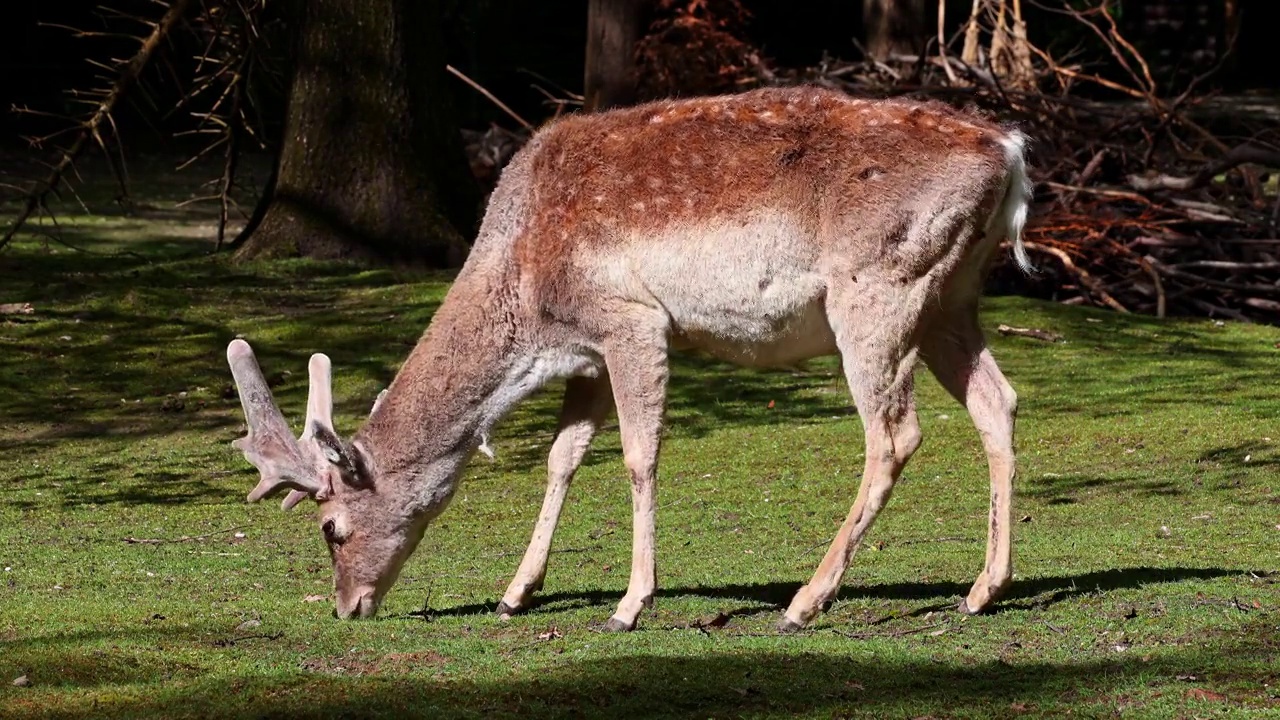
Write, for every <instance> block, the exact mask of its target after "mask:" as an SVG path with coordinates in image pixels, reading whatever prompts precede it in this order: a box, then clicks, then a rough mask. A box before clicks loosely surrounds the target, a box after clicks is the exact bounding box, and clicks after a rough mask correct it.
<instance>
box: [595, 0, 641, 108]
mask: <svg viewBox="0 0 1280 720" xmlns="http://www.w3.org/2000/svg"><path fill="white" fill-rule="evenodd" d="M644 3H645V0H590V1H589V3H588V5H587V62H586V74H585V76H584V78H583V95H584V97H585V100H584V102H583V106H584V108H585V109H586V110H587V111H588V112H594V111H596V110H605V109H608V108H611V107H615V106H618V105H627V104H629V103H631V102H634V101H635V97H636V77H635V67H636V63H635V49H636V42H637V41H639V40H640V27H641V19H642V15H643V13H642V10H643V8H644Z"/></svg>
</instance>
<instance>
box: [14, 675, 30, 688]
mask: <svg viewBox="0 0 1280 720" xmlns="http://www.w3.org/2000/svg"><path fill="white" fill-rule="evenodd" d="M13 686H14V687H31V678H29V677H27V676H26V675H19V676H18V677H16V678H14V679H13Z"/></svg>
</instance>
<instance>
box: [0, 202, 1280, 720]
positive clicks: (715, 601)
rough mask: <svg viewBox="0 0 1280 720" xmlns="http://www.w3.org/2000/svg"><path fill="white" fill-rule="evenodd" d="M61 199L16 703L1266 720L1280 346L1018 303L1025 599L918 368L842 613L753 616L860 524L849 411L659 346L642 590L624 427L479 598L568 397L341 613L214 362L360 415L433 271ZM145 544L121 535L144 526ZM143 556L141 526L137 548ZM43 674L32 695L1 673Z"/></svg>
mask: <svg viewBox="0 0 1280 720" xmlns="http://www.w3.org/2000/svg"><path fill="white" fill-rule="evenodd" d="M128 222H134V221H132V220H128V219H122V218H118V217H116V218H105V219H103V218H98V219H94V218H93V216H88V217H85V218H80V219H79V221H78V222H72V223H71V225H70V227H69V228H68V230H67V231H68V232H71V233H78V234H77V235H76V238H75V239H76V240H77V242H78V243H79V244H84V245H87V246H89V247H90V248H91V249H95V250H98V251H101V252H108V253H111V251H112V250H114V249H117V248H119V247H122V245H119V244H113V243H127V244H126V245H123V247H128V248H130V249H131V250H133V251H135V252H137V253H138V254H137V255H120V254H114V253H112V254H106V255H85V254H80V253H70V252H65V251H63V252H49V251H47V250H42V249H41V248H40V246H39V245H38V244H37V243H36V242H34V241H33V240H31V239H26V240H24V241H22V242H21V243H20V244H19V245H18V246H17V247H15V248H13V249H12V250H11V251H10V252H8V253H7V254H6V255H4V256H0V272H3V280H0V303H3V302H19V301H21V302H31V303H32V304H33V305H34V307H35V310H36V312H35V313H34V314H33V315H30V316H20V317H17V318H9V321H8V322H4V321H3V320H0V323H3V324H0V449H3V452H4V456H5V461H4V463H3V464H2V465H0V488H3V493H2V494H0V568H3V572H2V573H0V643H2V645H0V679H2V680H3V683H2V684H0V716H3V717H6V718H44V717H112V718H117V717H120V718H125V717H165V718H180V717H235V718H240V717H405V716H410V715H412V716H430V717H515V716H519V717H586V716H597V715H599V716H616V717H699V718H720V717H753V718H755V717H773V716H793V715H794V716H800V717H846V716H857V717H875V718H891V717H904V718H905V717H922V716H927V717H935V718H944V717H945V718H963V717H1009V716H1014V715H1027V716H1064V715H1071V716H1072V717H1080V716H1084V717H1101V716H1112V715H1115V714H1123V715H1125V716H1132V717H1152V718H1174V717H1186V718H1191V717H1250V718H1253V717H1265V716H1272V717H1280V663H1278V660H1280V657H1277V654H1278V651H1280V627H1278V626H1280V613H1278V611H1280V592H1278V589H1277V585H1276V582H1277V578H1280V573H1277V571H1278V570H1280V561H1278V560H1277V548H1278V547H1280V525H1277V523H1278V522H1280V493H1278V492H1277V484H1276V470H1277V464H1278V463H1280V452H1278V451H1277V444H1276V442H1275V440H1273V438H1275V437H1280V424H1278V422H1277V421H1278V420H1280V383H1277V382H1276V377H1277V373H1276V371H1277V368H1278V367H1280V349H1277V341H1278V340H1280V333H1278V332H1277V330H1276V329H1275V328H1270V327H1257V326H1246V325H1239V324H1232V323H1227V324H1221V323H1215V322H1211V321H1205V320H1170V321H1157V320H1153V319H1148V318H1132V317H1121V316H1118V315H1115V314H1110V313H1103V312H1096V311H1091V310H1084V309H1073V308H1065V307H1061V306H1056V305H1050V304H1046V303H1040V302H1033V301H1028V300H1023V299H1016V298H996V299H991V300H989V301H988V302H986V304H985V306H984V322H983V324H984V327H986V328H988V329H989V330H992V329H993V328H994V327H995V325H996V324H998V323H1001V322H1003V323H1008V324H1011V325H1023V326H1034V327H1040V328H1045V329H1050V330H1053V331H1056V332H1059V333H1061V334H1063V335H1064V336H1065V338H1066V342H1063V343H1056V344H1046V343H1042V342H1038V341H1035V340H1029V339H1025V338H1003V337H1000V336H998V335H996V334H995V333H994V332H991V333H990V334H991V335H992V338H991V340H992V343H993V345H994V348H995V352H996V355H997V358H998V359H999V360H1000V362H1001V365H1002V367H1003V368H1004V370H1005V372H1006V374H1007V375H1008V376H1009V377H1010V379H1011V381H1012V382H1013V383H1014V385H1015V387H1016V388H1017V389H1018V391H1019V393H1020V397H1021V407H1020V421H1019V438H1018V447H1019V453H1020V455H1019V457H1020V477H1019V481H1018V489H1019V494H1018V496H1017V499H1016V505H1015V512H1016V514H1017V516H1018V518H1020V519H1021V520H1022V522H1020V523H1018V524H1017V526H1016V528H1015V546H1014V547H1015V570H1016V577H1015V585H1014V586H1013V589H1012V591H1011V594H1010V596H1009V597H1008V598H1006V600H1005V601H1004V602H1002V603H1001V605H1000V607H999V609H998V611H997V612H995V613H993V614H990V615H986V616H980V617H972V618H965V617H961V616H959V615H958V614H957V613H955V612H954V611H952V610H951V608H952V606H953V604H954V603H955V602H956V601H957V600H958V599H959V598H960V597H961V595H962V594H963V593H965V592H966V591H967V589H968V586H969V584H970V583H971V582H972V580H973V579H974V577H975V576H976V574H977V572H978V571H979V570H980V569H981V564H982V558H983V554H984V543H985V515H986V503H987V489H986V471H985V464H984V458H983V456H982V453H981V447H980V444H979V443H978V441H977V437H976V433H975V431H974V430H973V428H972V426H971V425H970V424H969V422H968V420H967V418H966V416H965V414H964V411H963V410H962V409H961V408H960V407H959V406H957V405H956V404H955V403H954V402H953V401H951V400H950V398H948V397H947V396H946V395H945V394H944V393H943V392H942V390H941V389H940V388H939V387H938V385H937V384H936V382H934V381H933V379H932V378H931V377H929V376H928V375H927V373H924V372H923V371H922V372H921V373H920V374H919V376H918V378H919V381H918V386H919V393H918V394H919V406H920V415H921V422H922V425H923V429H924V433H925V444H924V446H923V447H922V449H921V451H920V452H919V453H918V454H917V455H916V457H915V459H913V461H912V463H911V464H910V465H909V466H908V468H907V471H906V473H905V475H904V478H903V480H902V482H901V484H900V486H899V488H898V491H897V493H896V495H895V497H894V498H893V501H892V502H891V503H890V505H889V507H888V509H887V510H886V512H885V513H884V514H883V515H882V517H881V520H880V522H879V523H878V524H877V526H876V527H875V529H874V530H873V531H872V534H871V538H870V542H871V545H870V546H869V547H868V548H866V549H864V551H863V552H861V553H860V554H859V556H858V557H857V558H856V559H855V562H854V564H853V566H852V568H851V570H850V572H849V574H848V576H847V577H846V585H845V588H844V590H843V592H842V593H841V595H840V597H839V599H838V600H837V602H835V603H834V604H833V605H832V607H831V608H830V610H829V611H828V612H827V613H825V614H823V615H821V616H820V617H819V618H818V619H817V621H816V622H815V623H814V625H813V626H812V627H811V628H810V629H809V630H807V631H805V632H803V633H801V634H799V635H797V636H786V637H783V636H778V635H775V634H774V633H773V631H772V626H773V623H774V621H775V620H776V619H777V617H778V616H779V614H780V613H781V611H782V609H783V608H784V606H785V604H786V603H787V601H789V599H790V596H791V594H792V593H793V592H794V591H795V589H796V588H797V587H798V586H799V584H800V583H801V582H803V581H805V580H807V579H808V577H809V575H810V573H811V572H812V571H813V569H814V567H815V566H816V564H817V562H818V560H819V558H820V557H821V554H822V552H823V550H824V547H825V544H826V542H827V541H828V540H829V539H830V536H831V535H832V534H833V532H834V531H835V529H836V527H837V526H838V524H839V522H840V520H841V519H843V516H844V514H845V513H846V512H847V510H848V507H849V505H850V503H851V502H852V498H853V495H854V494H855V492H856V484H857V479H858V474H859V471H860V469H861V465H862V462H861V453H862V438H861V425H860V423H859V421H858V418H857V416H856V414H855V413H854V412H853V410H852V408H851V407H850V401H849V397H848V394H847V392H846V391H845V388H844V385H843V381H842V379H841V378H840V376H839V373H838V371H837V367H836V364H835V362H834V361H833V360H825V361H821V362H815V363H812V364H811V365H810V366H809V367H808V369H806V370H805V371H802V372H768V373H761V372H748V371H743V370H737V369H733V368H729V367H727V366H724V365H721V364H718V363H712V362H707V361H704V360H699V359H696V358H682V359H680V360H679V361H678V362H677V366H676V370H675V373H674V380H673V386H672V393H671V395H672V397H671V403H670V413H669V415H670V423H669V429H668V434H667V437H666V442H665V445H664V450H663V462H662V468H661V481H660V484H659V504H660V510H659V516H658V523H659V525H658V532H659V556H658V562H659V584H660V591H659V596H658V598H657V602H656V606H655V608H654V609H653V610H652V611H650V612H648V613H647V614H645V615H644V616H643V617H642V620H641V626H640V629H639V630H637V631H636V632H634V633H631V634H627V635H607V634H602V633H599V632H597V631H596V629H597V628H598V626H599V625H600V624H601V623H602V622H603V621H604V620H605V619H606V618H607V617H608V616H609V614H610V613H611V612H612V610H613V606H614V604H615V603H616V602H617V600H618V599H620V598H621V596H622V593H623V591H624V589H625V586H626V581H627V577H626V576H627V568H628V567H629V551H630V523H629V519H630V507H629V503H630V500H629V493H628V489H627V485H626V481H625V479H624V476H623V472H622V462H621V453H620V449H619V444H618V438H617V433H616V426H611V427H610V429H609V431H608V432H606V433H604V435H603V436H602V437H601V438H600V439H599V440H598V442H597V445H596V447H595V449H594V450H593V451H592V453H591V455H590V456H589V457H588V460H587V463H586V465H585V466H584V468H583V469H582V471H581V473H580V474H579V476H578V479H577V480H576V482H575V486H574V489H573V491H572V493H571V497H570V503H569V506H568V508H567V510H566V515H565V519H564V523H563V525H562V528H561V530H560V532H559V534H558V535H557V538H556V545H555V547H556V550H557V552H556V554H555V555H553V556H552V562H551V566H550V572H549V575H548V578H547V582H546V590H545V592H544V593H543V594H542V596H541V597H542V599H541V603H540V604H539V605H538V606H537V607H536V608H535V609H534V610H533V611H532V612H531V613H530V614H528V615H524V616H521V617H517V618H515V619H513V620H511V621H509V622H502V621H500V620H498V618H497V617H496V616H495V615H494V614H493V613H492V610H493V608H494V605H495V603H496V602H497V601H498V600H499V598H500V596H501V592H502V590H503V588H504V587H505V584H506V582H507V581H508V580H509V579H510V575H511V573H512V572H513V571H514V569H515V566H516V564H517V563H518V561H519V557H520V554H521V553H522V552H523V549H524V546H525V543H526V542H527V540H528V535H529V533H530V531H531V529H532V526H533V521H534V517H535V515H536V513H537V508H538V505H539V503H540V500H541V493H542V486H543V470H542V463H543V458H544V453H545V451H546V450H547V448H548V445H549V441H550V432H551V429H552V425H553V422H554V408H555V407H556V405H557V403H558V397H557V395H556V393H555V390H554V388H553V389H551V390H549V391H548V392H545V393H542V394H540V395H539V396H537V397H536V398H535V400H534V401H532V402H530V403H529V404H527V405H526V406H525V407H523V408H522V409H521V410H519V411H518V412H517V413H516V414H514V415H513V416H512V417H511V418H510V419H509V420H508V421H507V422H506V423H505V424H504V425H503V427H502V431H501V433H500V434H499V435H498V437H496V438H495V439H494V442H493V444H494V446H495V448H496V450H497V460H496V462H492V463H490V462H488V461H487V460H485V459H484V458H477V460H476V461H475V462H474V463H473V465H472V467H471V468H470V470H469V471H468V473H467V477H466V479H465V480H464V485H463V486H462V489H461V491H460V493H459V496H458V497H457V498H456V499H455V501H454V503H453V505H452V507H451V508H450V509H449V511H448V512H447V513H446V514H445V515H444V516H443V517H442V518H441V519H440V520H439V521H438V523H437V524H436V525H435V526H434V527H433V528H432V529H431V530H430V531H429V532H428V534H427V538H426V540H425V541H424V544H423V546H422V547H421V548H420V549H419V550H418V552H417V554H416V555H415V556H414V558H413V559H412V561H411V562H410V564H409V566H408V567H407V569H406V570H405V572H404V575H403V577H402V579H401V580H400V582H399V583H398V585H397V586H396V587H395V589H394V590H393V591H392V592H391V594H390V595H389V596H388V598H387V601H386V604H385V605H384V609H383V612H382V613H381V616H380V619H378V620H376V621H371V622H356V623H343V622H339V621H336V620H334V619H333V618H332V617H331V610H332V605H331V602H330V601H329V600H325V601H323V602H307V601H306V599H307V598H308V596H314V595H327V594H328V592H329V586H330V569H329V564H328V561H327V558H326V554H325V551H324V548H323V544H322V541H321V539H320V534H319V532H318V530H317V528H316V527H315V517H314V513H313V506H310V505H303V506H300V507H299V509H298V510H296V511H294V512H292V513H282V512H280V511H279V509H278V507H277V505H276V504H275V503H264V504H260V505H247V504H246V503H245V502H244V495H245V494H246V493H247V492H248V490H249V489H250V487H251V486H252V485H253V482H254V471H253V470H252V469H251V468H250V467H249V466H248V465H247V464H246V463H245V462H244V461H243V460H242V459H241V458H240V457H239V455H238V453H237V452H236V451H234V450H233V449H232V448H231V447H230V446H229V443H230V441H231V440H232V439H234V438H236V437H238V435H239V434H240V432H241V426H242V422H243V419H242V418H241V416H240V414H239V406H238V402H237V400H236V399H235V397H234V395H233V393H232V392H231V388H230V384H229V383H230V377H229V374H228V371H227V368H226V365H225V359H224V356H223V352H224V349H225V347H226V344H227V342H228V341H229V340H231V339H232V338H233V337H234V336H235V335H237V334H242V335H244V336H245V337H247V338H249V339H250V341H251V342H253V343H254V345H255V349H256V350H257V352H258V355H259V359H260V361H261V362H262V364H263V367H264V370H265V372H266V374H267V375H268V377H269V378H271V379H272V381H273V382H274V383H275V385H276V387H275V390H276V393H277V399H278V401H279V402H280V404H281V406H282V407H283V409H284V411H285V414H286V416H287V417H289V418H290V419H291V420H292V421H293V422H295V423H296V422H298V421H299V419H300V418H301V416H302V413H303V408H304V405H305V393H306V378H305V366H306V358H307V357H308V355H309V354H310V353H312V352H316V351H323V352H326V353H328V354H329V355H330V356H331V357H332V358H333V363H334V374H335V396H336V398H337V401H338V404H337V420H338V426H339V430H340V431H343V432H348V433H349V432H351V431H353V430H354V429H355V428H356V427H357V426H358V424H359V421H360V418H361V417H363V416H364V415H365V414H366V413H367V411H368V408H369V406H370V404H371V402H372V400H373V398H374V396H375V395H376V393H377V391H378V390H379V389H381V388H382V387H384V386H385V384H386V383H387V382H388V381H389V380H390V379H391V377H392V375H393V373H394V371H395V369H396V368H397V366H398V364H399V363H400V362H402V361H403V358H404V357H405V356H406V355H407V353H408V350H409V348H410V347H411V346H412V344H413V343H414V342H415V340H416V338H417V337H418V335H419V334H420V333H421V331H422V330H423V328H424V327H425V326H426V324H427V322H428V321H429V319H430V317H431V314H432V312H433V310H434V308H435V307H436V305H437V303H438V302H439V301H440V299H441V297H442V296H443V293H444V292H445V290H446V288H447V283H448V278H447V277H446V276H429V277H421V276H416V277H411V276H402V275H398V274H396V273H393V272H390V271H369V270H356V269H353V268H349V267H345V266H342V265H334V264H315V263H309V262H296V261H295V262H277V263H272V264H259V265H243V266H237V265H232V264H229V263H227V262H226V261H225V260H223V259H217V258H214V259H210V258H207V257H189V256H184V253H185V254H189V252H190V250H189V248H190V242H189V241H186V242H181V241H176V240H174V238H175V237H179V236H182V235H183V232H181V228H175V225H174V224H173V223H174V222H176V221H170V220H168V219H164V218H160V219H155V218H153V219H152V220H149V221H138V222H137V223H136V227H131V228H126V229H120V232H119V233H117V234H112V233H111V232H106V231H104V230H103V228H111V227H116V228H117V229H119V227H118V226H119V225H121V224H123V223H128ZM130 539H132V540H133V541H130ZM137 540H143V541H146V542H136V541H137ZM19 675H26V676H27V677H28V678H29V680H30V681H31V686H30V687H23V688H19V687H13V686H10V684H9V681H10V680H11V679H13V678H16V677H18V676H19Z"/></svg>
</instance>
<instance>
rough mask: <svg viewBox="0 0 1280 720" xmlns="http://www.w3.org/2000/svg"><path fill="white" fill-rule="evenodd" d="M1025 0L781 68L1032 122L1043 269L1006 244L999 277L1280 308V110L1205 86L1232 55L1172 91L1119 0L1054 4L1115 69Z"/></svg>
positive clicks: (1097, 292) (1159, 309)
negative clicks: (1121, 13)
mask: <svg viewBox="0 0 1280 720" xmlns="http://www.w3.org/2000/svg"><path fill="white" fill-rule="evenodd" d="M1029 1H1030V0H1029ZM1020 5H1021V3H1020V2H1019V0H975V2H974V14H973V16H972V17H971V18H969V21H968V22H967V23H965V25H964V26H963V27H962V30H961V32H960V33H958V34H957V37H954V38H951V39H950V40H948V39H947V38H945V37H944V36H943V34H942V32H941V30H940V31H939V33H938V37H937V38H934V39H933V40H932V41H931V42H930V44H929V47H928V48H927V52H925V53H922V54H920V55H914V56H894V57H892V58H889V59H887V60H881V61H873V60H865V61H862V62H842V61H836V60H825V61H824V62H823V63H821V64H820V65H818V66H816V67H811V68H801V69H793V70H790V71H786V70H778V71H777V72H776V74H775V81H776V82H779V83H800V82H805V83H815V84H819V85H824V86H828V87H833V88H838V89H841V90H844V91H846V92H850V93H852V94H855V95H861V96H890V95H907V96H916V97H922V98H932V99H940V100H944V101H948V102H950V103H952V104H954V105H957V106H966V107H969V108H970V109H976V110H977V111H978V112H982V113H986V114H989V115H992V116H997V117H1000V118H1003V119H1009V120H1013V121H1015V122H1017V123H1018V125H1019V126H1020V127H1022V129H1023V130H1024V132H1026V133H1027V134H1028V135H1030V136H1031V137H1032V139H1033V142H1034V143H1035V145H1034V147H1033V150H1032V161H1033V168H1032V171H1033V177H1034V179H1035V180H1036V181H1037V182H1036V188H1037V191H1036V208H1035V210H1034V212H1033V216H1032V219H1031V221H1030V223H1029V226H1028V228H1027V231H1026V234H1025V239H1026V240H1027V247H1028V249H1029V250H1030V251H1031V252H1032V254H1033V260H1034V261H1036V265H1037V272H1036V273H1035V274H1033V275H1032V276H1031V277H1029V278H1028V277H1025V276H1023V275H1022V274H1021V273H1019V272H1017V271H1015V270H1014V269H1013V268H1012V263H1011V262H1009V260H1008V258H1006V259H1005V261H1004V263H1005V264H1004V265H1003V266H1002V267H999V268H997V270H996V272H995V273H994V274H993V280H992V281H993V283H994V284H995V285H996V286H997V289H999V290H1002V291H1009V292H1017V293H1020V294H1029V295H1036V296H1041V297H1048V298H1053V299H1056V300H1059V301H1061V302H1064V303H1068V304H1087V305H1093V306H1098V307H1108V308H1111V309H1113V310H1116V311H1118V312H1126V313H1127V312H1137V313H1147V314H1152V315H1157V316H1160V317H1164V316H1166V315H1200V316H1209V317H1228V318H1234V319H1240V320H1260V321H1264V322H1280V227H1278V226H1280V193H1277V191H1276V182H1275V180H1274V176H1273V173H1274V172H1275V171H1278V170H1280V115H1270V116H1268V115H1267V113H1265V112H1261V113H1254V114H1253V115H1252V116H1250V113H1242V112H1237V111H1235V109H1234V108H1233V107H1232V106H1230V105H1229V104H1223V107H1222V108H1219V107H1216V106H1215V104H1214V102H1213V101H1214V98H1213V96H1212V94H1211V93H1202V92H1200V88H1201V87H1202V86H1204V85H1205V84H1207V83H1206V81H1207V80H1208V79H1209V78H1210V77H1211V75H1212V74H1213V72H1215V71H1216V69H1217V68H1210V69H1209V70H1207V71H1206V72H1204V73H1202V74H1200V75H1198V76H1196V77H1194V78H1193V79H1191V80H1190V82H1189V83H1187V84H1186V85H1184V86H1183V87H1181V88H1180V89H1179V91H1178V92H1177V93H1176V94H1173V95H1172V97H1170V95H1171V93H1168V92H1164V93H1162V90H1163V89H1164V88H1162V87H1161V85H1160V84H1159V83H1158V82H1157V80H1156V79H1155V78H1154V77H1153V73H1152V70H1151V68H1150V66H1149V64H1148V63H1147V61H1146V60H1145V59H1144V58H1143V56H1142V54H1141V53H1140V52H1139V51H1138V50H1137V49H1136V47H1135V46H1134V44H1133V43H1131V42H1130V41H1129V40H1128V39H1127V38H1125V36H1124V35H1123V34H1122V32H1121V30H1120V27H1119V24H1118V23H1117V22H1116V19H1115V17H1114V15H1113V14H1112V12H1111V7H1110V5H1111V3H1109V2H1107V1H1106V0H1096V2H1095V4H1094V5H1093V6H1091V7H1089V8H1087V9H1083V10H1082V9H1079V8H1078V3H1074V4H1072V3H1067V2H1061V3H1060V4H1059V5H1058V6H1055V7H1053V8H1049V7H1047V6H1042V9H1045V10H1052V11H1053V12H1056V13H1058V14H1059V15H1061V16H1062V17H1063V19H1066V20H1070V21H1073V22H1078V23H1080V25H1081V27H1082V28H1084V29H1086V31H1087V35H1088V36H1090V37H1092V39H1093V40H1094V42H1095V43H1096V45H1097V47H1096V48H1095V50H1096V49H1097V48H1100V49H1102V50H1103V52H1102V53H1096V52H1095V53H1093V54H1094V55H1102V56H1105V57H1107V58H1108V61H1109V62H1108V63H1107V71H1103V70H1100V69H1097V68H1094V67H1089V66H1085V65H1083V64H1069V63H1066V62H1062V61H1059V60H1058V59H1055V58H1054V57H1053V56H1052V55H1050V53H1049V52H1047V51H1045V50H1044V49H1042V48H1039V47H1036V46H1035V45H1034V44H1032V42H1031V41H1030V40H1029V39H1028V36H1027V32H1026V27H1025V23H1024V21H1023V18H1022V17H1021V11H1020ZM943 20H944V18H943V17H941V16H940V18H939V21H940V23H941V22H943ZM941 27H942V26H941V24H940V28H941ZM1225 59H1226V57H1225V56H1224V57H1223V58H1221V60H1225ZM1223 108H1227V109H1223Z"/></svg>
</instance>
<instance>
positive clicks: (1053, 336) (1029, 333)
mask: <svg viewBox="0 0 1280 720" xmlns="http://www.w3.org/2000/svg"><path fill="white" fill-rule="evenodd" d="M996 332H998V333H1000V334H1001V335H1006V336H1007V335H1017V336H1019V337H1029V338H1035V339H1036V340H1043V341H1045V342H1049V343H1055V342H1058V341H1059V340H1061V339H1062V336H1061V335H1059V334H1058V333H1055V332H1049V331H1048V330H1037V329H1035V328H1020V327H1012V326H1009V325H1004V324H1001V325H1000V326H998V327H997V328H996Z"/></svg>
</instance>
